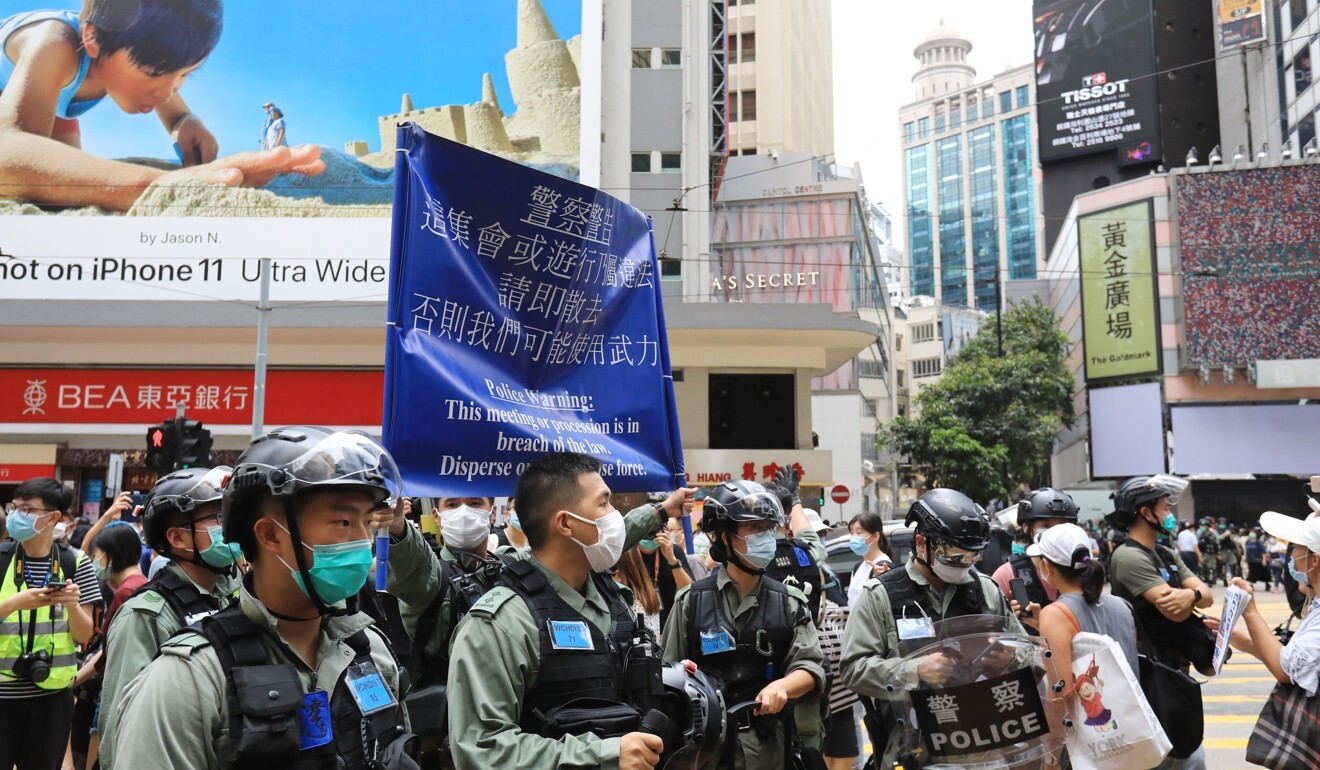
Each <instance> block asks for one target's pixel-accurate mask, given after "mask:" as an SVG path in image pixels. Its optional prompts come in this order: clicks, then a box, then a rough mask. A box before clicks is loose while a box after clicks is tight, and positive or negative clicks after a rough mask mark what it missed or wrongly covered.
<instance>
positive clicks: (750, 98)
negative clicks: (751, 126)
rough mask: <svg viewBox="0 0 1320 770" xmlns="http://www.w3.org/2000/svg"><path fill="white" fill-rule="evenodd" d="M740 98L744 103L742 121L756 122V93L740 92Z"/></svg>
mask: <svg viewBox="0 0 1320 770" xmlns="http://www.w3.org/2000/svg"><path fill="white" fill-rule="evenodd" d="M738 97H739V101H740V102H741V103H742V120H756V92H755V91H739V92H738Z"/></svg>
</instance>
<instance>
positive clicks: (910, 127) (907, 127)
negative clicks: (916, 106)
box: [903, 120, 917, 142]
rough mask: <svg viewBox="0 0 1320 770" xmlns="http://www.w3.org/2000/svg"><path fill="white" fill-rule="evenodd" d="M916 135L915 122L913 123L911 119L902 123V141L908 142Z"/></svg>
mask: <svg viewBox="0 0 1320 770" xmlns="http://www.w3.org/2000/svg"><path fill="white" fill-rule="evenodd" d="M916 135H917V124H916V123H913V122H912V121H910V120H909V121H908V122H906V123H904V124H903V141H905V142H910V141H912V140H913V138H915V137H916Z"/></svg>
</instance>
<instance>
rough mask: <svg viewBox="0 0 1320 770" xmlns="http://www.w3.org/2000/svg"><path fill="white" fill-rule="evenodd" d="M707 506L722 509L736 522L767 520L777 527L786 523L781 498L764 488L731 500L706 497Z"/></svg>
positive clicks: (714, 509) (713, 509) (712, 509)
mask: <svg viewBox="0 0 1320 770" xmlns="http://www.w3.org/2000/svg"><path fill="white" fill-rule="evenodd" d="M706 508H708V509H710V510H711V511H720V512H722V513H723V515H724V516H726V517H728V518H729V519H730V520H731V521H734V522H738V523H741V522H745V521H765V522H770V523H771V524H773V525H774V526H776V527H781V526H783V525H784V522H785V519H784V508H783V506H781V505H780V504H779V498H777V497H775V496H774V495H772V494H770V493H769V492H767V491H765V490H762V491H759V492H752V493H750V494H746V495H743V496H742V497H739V498H736V499H735V500H733V501H731V502H721V501H719V500H716V499H715V498H713V497H708V498H706Z"/></svg>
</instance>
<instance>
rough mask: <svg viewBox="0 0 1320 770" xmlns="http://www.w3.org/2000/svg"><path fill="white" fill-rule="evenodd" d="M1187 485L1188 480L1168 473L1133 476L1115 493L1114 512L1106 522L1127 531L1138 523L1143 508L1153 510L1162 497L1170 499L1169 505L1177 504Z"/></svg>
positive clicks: (1106, 517)
mask: <svg viewBox="0 0 1320 770" xmlns="http://www.w3.org/2000/svg"><path fill="white" fill-rule="evenodd" d="M1187 484H1188V482H1187V480H1186V479H1180V478H1178V477H1177V476H1170V475H1168V474H1166V473H1159V474H1156V475H1154V476H1133V477H1132V478H1130V479H1128V480H1127V481H1124V482H1123V483H1122V484H1120V485H1119V487H1118V490H1117V491H1116V492H1114V495H1113V498H1114V511H1113V513H1110V514H1109V515H1107V516H1105V520H1106V521H1108V522H1109V523H1110V524H1111V525H1113V526H1114V527H1116V528H1118V529H1123V530H1126V529H1128V528H1129V527H1131V526H1132V525H1133V524H1134V523H1135V522H1136V520H1137V516H1138V514H1139V512H1140V511H1141V509H1142V507H1143V506H1151V507H1152V508H1153V507H1154V504H1155V503H1156V502H1158V501H1159V499H1160V498H1162V497H1167V498H1169V505H1173V504H1174V503H1177V502H1178V500H1179V498H1181V497H1182V493H1183V491H1184V490H1186V489H1187ZM1157 528H1158V525H1157Z"/></svg>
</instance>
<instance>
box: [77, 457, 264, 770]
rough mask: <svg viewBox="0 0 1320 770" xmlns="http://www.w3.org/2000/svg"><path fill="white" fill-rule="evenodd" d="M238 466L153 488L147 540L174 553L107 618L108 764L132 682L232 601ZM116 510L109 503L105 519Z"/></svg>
mask: <svg viewBox="0 0 1320 770" xmlns="http://www.w3.org/2000/svg"><path fill="white" fill-rule="evenodd" d="M231 472H232V469H231V468H229V467H228V466H223V465H222V466H220V467H218V468H188V469H185V470H180V471H175V472H173V473H170V474H167V475H166V476H165V477H164V478H161V479H160V480H158V481H157V482H156V484H155V485H154V486H153V487H152V488H151V491H150V493H148V495H147V497H146V501H145V503H144V505H143V506H142V507H143V512H142V533H143V535H144V537H145V539H146V544H147V548H149V549H150V550H151V551H152V552H153V553H155V554H157V555H159V556H163V557H167V561H165V563H164V564H165V566H164V567H162V568H161V570H160V571H158V572H157V573H156V575H155V576H148V581H147V582H146V583H145V584H144V585H142V586H141V588H140V589H139V590H137V591H135V592H134V593H133V595H132V596H130V597H129V598H128V599H126V600H125V601H124V602H123V606H122V607H121V608H120V610H119V611H118V612H116V613H115V618H114V621H115V622H114V623H113V624H112V623H110V622H109V620H107V623H106V625H105V629H106V634H105V635H106V641H105V655H104V659H103V662H102V667H101V669H102V680H101V685H102V687H101V709H100V712H99V718H98V728H99V732H100V742H101V749H100V759H101V768H102V770H110V768H112V767H114V766H115V765H116V764H117V762H116V757H115V741H114V737H115V731H116V729H117V727H118V721H119V718H120V716H121V714H122V712H121V709H120V702H121V701H120V699H121V698H122V697H123V695H124V689H125V688H126V687H127V686H128V683H129V682H131V681H133V678H134V677H136V676H137V675H138V674H140V673H142V670H143V669H144V668H146V667H147V664H148V663H150V662H151V661H152V659H154V658H155V657H156V654H157V653H158V652H159V651H160V646H161V645H162V644H164V643H165V642H166V641H167V640H169V639H170V637H172V636H174V635H175V634H176V633H178V632H179V630H180V629H182V628H183V627H184V626H187V625H191V624H193V623H195V622H196V621H199V620H201V619H202V618H203V617H206V616H207V615H210V614H212V613H214V612H216V611H218V610H219V609H221V608H222V607H225V606H227V605H228V604H229V602H230V600H231V599H232V598H233V595H234V593H235V592H236V591H237V590H238V585H239V584H238V570H237V568H236V567H235V564H236V563H237V560H238V558H239V556H240V555H241V551H240V549H239V547H238V546H237V545H234V544H231V543H226V542H225V539H224V534H223V529H222V526H221V519H220V507H221V498H222V491H223V487H224V483H225V480H226V479H228V478H229V475H230V473H231ZM110 515H112V514H111V512H110V511H107V516H103V517H102V518H101V521H99V522H97V523H98V525H100V524H101V523H102V522H104V521H105V520H106V519H107V517H109V516H110ZM112 525H113V528H116V529H120V528H124V527H125V526H127V528H128V529H130V530H132V529H133V527H132V526H130V525H126V524H121V523H115V522H110V523H109V524H107V525H106V526H107V529H109V528H111V526H112ZM98 539H99V536H98Z"/></svg>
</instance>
